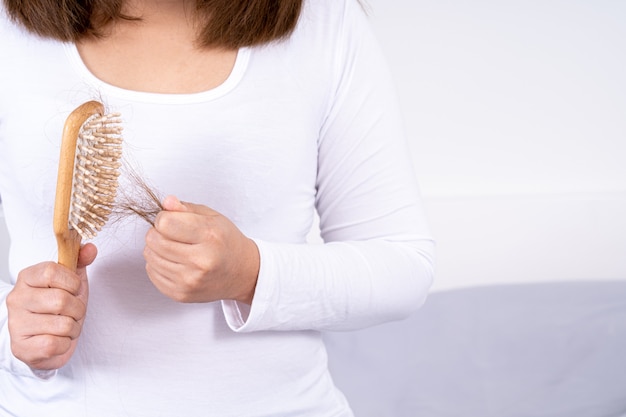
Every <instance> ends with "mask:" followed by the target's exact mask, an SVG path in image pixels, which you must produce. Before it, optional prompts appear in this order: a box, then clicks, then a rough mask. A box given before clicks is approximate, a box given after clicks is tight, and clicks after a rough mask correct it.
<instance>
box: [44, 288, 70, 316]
mask: <svg viewBox="0 0 626 417" xmlns="http://www.w3.org/2000/svg"><path fill="white" fill-rule="evenodd" d="M48 304H49V306H50V310H51V313H54V314H61V313H63V312H64V311H65V310H66V308H67V306H68V304H69V300H68V297H67V296H66V293H65V292H64V291H61V290H57V291H50V292H49V295H48Z"/></svg>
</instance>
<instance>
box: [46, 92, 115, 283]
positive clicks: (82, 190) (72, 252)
mask: <svg viewBox="0 0 626 417" xmlns="http://www.w3.org/2000/svg"><path fill="white" fill-rule="evenodd" d="M121 131H122V126H121V121H120V118H119V114H117V113H115V114H105V112H104V105H102V103H99V102H97V101H89V102H87V103H84V104H82V105H81V106H79V107H78V108H76V109H75V110H74V111H73V112H72V113H71V114H70V115H69V116H68V117H67V119H66V121H65V126H64V127H63V136H62V140H61V157H60V160H59V171H58V178H57V188H56V197H55V202H54V218H53V228H54V234H55V236H56V239H57V246H58V250H59V258H58V261H59V264H61V265H63V266H65V267H67V268H70V269H71V270H73V271H75V270H76V264H77V262H78V252H79V250H80V245H81V242H82V239H91V238H93V237H95V235H96V234H97V233H98V232H99V231H100V229H102V226H104V224H105V223H106V222H107V220H108V218H109V215H110V214H111V211H112V209H113V205H114V203H115V196H116V193H117V186H118V177H119V175H120V173H119V169H120V166H121V162H120V158H121V156H122V136H121Z"/></svg>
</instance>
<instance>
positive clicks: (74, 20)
mask: <svg viewBox="0 0 626 417" xmlns="http://www.w3.org/2000/svg"><path fill="white" fill-rule="evenodd" d="M2 1H3V2H4V4H5V6H6V9H7V11H8V13H9V16H10V17H11V18H12V19H13V20H14V21H15V22H17V23H18V24H20V25H22V26H24V27H25V28H26V29H28V30H29V31H31V32H33V33H35V34H37V35H40V36H43V37H46V38H53V39H58V40H61V41H65V42H75V41H78V40H80V39H82V38H85V37H89V36H102V35H103V29H104V28H105V27H106V26H107V25H108V24H109V23H111V22H114V21H116V20H118V19H130V20H139V19H140V17H134V16H128V15H125V14H124V13H123V12H122V6H123V0H2ZM303 1H304V0H196V6H195V8H196V12H197V16H198V18H199V19H200V21H201V22H203V24H202V25H201V30H200V32H199V34H198V36H199V37H198V42H199V44H201V45H203V46H215V47H225V48H239V47H243V46H253V45H259V44H263V43H268V42H271V41H274V40H278V39H282V38H284V37H286V36H288V35H289V34H290V33H291V32H292V31H293V29H294V28H295V26H296V24H297V22H298V17H299V16H300V11H301V9H302V3H303Z"/></svg>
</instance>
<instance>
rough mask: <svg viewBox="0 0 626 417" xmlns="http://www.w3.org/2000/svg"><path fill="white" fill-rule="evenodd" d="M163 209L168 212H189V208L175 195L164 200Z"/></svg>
mask: <svg viewBox="0 0 626 417" xmlns="http://www.w3.org/2000/svg"><path fill="white" fill-rule="evenodd" d="M162 205H163V209H165V210H167V211H188V209H187V206H185V205H184V204H183V203H182V202H181V201H180V200H179V199H178V198H177V197H175V196H173V195H168V196H167V197H165V199H164V200H163V203H162Z"/></svg>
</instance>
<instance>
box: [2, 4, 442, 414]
mask: <svg viewBox="0 0 626 417" xmlns="http://www.w3.org/2000/svg"><path fill="white" fill-rule="evenodd" d="M146 76H150V74H146ZM91 99H99V100H102V101H103V102H104V103H105V105H106V106H107V108H108V109H110V110H111V111H119V112H121V113H122V117H123V120H124V129H125V130H124V137H125V153H126V158H127V159H128V160H129V161H130V162H131V163H132V164H133V165H135V167H136V168H137V169H138V170H139V171H140V173H141V175H142V176H143V177H144V178H145V179H146V180H147V182H148V183H149V184H150V185H152V186H153V187H154V188H156V189H158V190H159V191H160V192H161V193H162V194H163V195H166V194H174V195H176V196H177V197H179V198H180V199H181V200H184V201H190V202H194V203H198V204H204V205H207V206H209V207H211V208H213V209H215V210H217V211H219V212H220V213H222V214H224V215H226V216H227V217H228V218H229V219H231V220H232V221H233V222H234V223H235V224H236V225H237V226H238V227H239V228H240V229H241V230H242V231H243V232H244V233H245V234H246V235H247V236H249V237H251V238H253V239H254V240H255V242H256V243H257V245H258V247H259V250H260V255H261V267H260V273H259V277H258V283H257V286H256V292H255V295H254V300H253V302H252V306H251V307H250V308H246V307H245V306H243V305H238V304H237V303H236V302H234V301H222V302H215V303H202V304H181V303H177V302H175V301H173V300H171V299H169V298H167V297H165V296H164V295H162V294H161V293H159V292H158V291H157V290H156V289H155V288H154V287H153V285H152V284H151V282H150V281H149V279H148V277H147V276H146V273H145V268H144V259H143V257H142V250H143V246H144V236H145V233H146V230H147V228H148V227H149V226H148V225H146V224H144V223H143V222H142V221H140V220H136V219H129V220H125V221H121V222H117V223H114V224H110V225H108V226H107V227H106V228H105V229H104V230H103V231H102V232H101V233H100V234H99V235H98V237H97V238H96V239H95V241H94V243H95V244H96V245H97V246H98V249H99V255H98V258H97V259H96V261H95V263H94V264H93V265H92V266H91V267H90V268H89V269H88V273H89V285H90V298H89V306H88V311H87V319H86V321H85V324H84V328H83V332H82V334H81V337H80V339H79V344H78V348H77V351H76V353H75V355H74V356H73V357H72V359H71V360H70V362H69V363H68V364H67V365H66V366H64V367H62V368H61V369H59V370H57V371H54V372H43V373H38V372H33V371H32V370H31V369H30V368H28V367H27V366H26V365H25V364H24V363H22V362H20V361H19V360H18V359H16V358H15V357H14V356H13V354H12V352H11V349H10V337H9V333H8V330H7V311H6V304H5V303H4V299H5V297H6V295H7V294H8V292H9V291H10V290H11V288H12V287H11V286H10V285H4V284H0V300H2V304H0V415H2V416H5V415H8V416H19V417H30V416H41V415H50V416H57V415H58V416H65V417H74V416H103V417H104V416H106V417H110V416H133V417H136V416H149V417H156V416H186V417H194V416H219V417H227V416H237V417H244V416H250V417H252V416H254V417H261V416H298V417H302V416H320V417H321V416H328V417H330V416H350V415H351V412H350V410H349V406H348V405H347V404H346V402H345V399H344V398H343V396H342V394H341V393H340V392H339V391H338V390H337V389H336V388H335V387H334V385H333V382H332V378H331V376H330V375H329V373H328V370H327V366H326V352H325V349H324V345H323V342H322V341H321V338H320V332H321V331H326V330H349V329H357V328H361V327H365V326H370V325H374V324H378V323H382V322H385V321H389V320H393V319H398V318H402V317H404V316H406V315H407V314H409V313H411V312H413V311H414V310H416V309H417V308H418V307H419V306H420V305H421V304H422V303H423V301H424V299H425V297H426V294H427V291H428V288H429V286H430V284H431V281H432V276H433V268H432V253H433V242H432V239H431V237H430V235H429V232H428V230H427V226H426V222H425V219H424V216H423V213H422V203H421V200H420V196H419V192H418V188H417V185H416V183H415V180H414V174H413V171H412V167H411V163H410V160H409V153H408V150H407V144H406V138H405V133H404V130H403V124H402V120H401V117H400V111H399V109H398V107H397V100H396V97H395V92H394V87H393V85H392V82H391V77H390V74H389V72H388V69H387V67H386V64H385V61H384V58H383V54H382V53H381V51H380V49H379V46H378V44H377V42H376V40H375V39H374V37H373V34H372V31H371V28H370V26H369V23H368V21H367V18H366V16H365V14H364V13H363V11H362V10H361V8H360V6H359V5H358V3H357V2H356V1H355V0H315V1H309V2H305V9H304V12H303V15H302V16H301V19H300V22H299V25H298V27H297V29H296V31H295V32H294V34H293V35H292V36H291V37H290V38H289V39H288V40H286V41H282V42H275V43H272V44H270V45H265V46H261V47H254V48H243V49H241V50H240V51H239V53H238V56H237V60H236V63H235V66H234V69H233V71H232V73H231V74H230V76H229V78H228V79H227V80H226V82H224V83H223V84H222V85H220V86H219V87H217V88H215V89H212V90H210V91H205V92H201V93H196V94H153V93H145V92H135V91H128V90H124V89H120V88H117V87H115V86H112V85H108V84H106V83H104V82H102V81H100V80H98V79H97V78H96V77H94V75H92V74H91V73H90V72H89V70H88V69H87V68H86V67H85V65H84V64H83V62H82V61H81V58H80V56H79V54H78V53H77V50H76V48H75V46H74V45H73V44H64V43H60V42H57V41H53V40H45V39H41V38H37V37H35V36H33V35H29V34H27V33H26V32H25V31H23V30H21V29H18V28H16V27H15V26H13V25H12V24H11V23H9V22H8V21H7V19H6V18H5V17H4V16H2V17H0V195H1V196H2V200H3V205H4V210H5V217H6V221H7V225H8V229H9V232H10V236H11V252H10V271H11V277H10V279H11V281H12V282H15V279H16V277H17V274H18V272H19V271H20V270H22V269H23V268H25V267H27V266H30V265H33V264H36V263H39V262H42V261H46V260H55V259H56V243H55V239H54V236H53V233H52V226H51V221H52V208H53V203H54V190H55V182H56V169H57V164H58V158H59V156H58V153H59V143H60V138H61V130H62V126H63V122H64V120H65V118H66V117H67V115H68V114H69V112H70V111H71V110H73V109H74V108H75V107H77V106H78V105H79V104H81V103H82V102H85V101H88V100H91ZM315 210H317V212H318V213H319V217H320V229H321V233H322V238H323V240H324V243H307V241H306V237H307V234H308V232H309V230H310V228H311V224H312V221H313V219H314V214H315Z"/></svg>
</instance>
